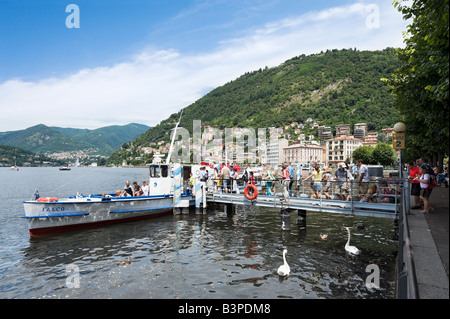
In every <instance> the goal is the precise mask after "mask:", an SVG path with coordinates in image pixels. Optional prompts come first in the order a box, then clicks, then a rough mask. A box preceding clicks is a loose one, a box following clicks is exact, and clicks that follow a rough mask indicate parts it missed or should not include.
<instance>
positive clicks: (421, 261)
mask: <svg viewBox="0 0 450 319" xmlns="http://www.w3.org/2000/svg"><path fill="white" fill-rule="evenodd" d="M411 203H413V198H411ZM430 203H431V206H432V207H433V208H434V210H433V211H430V213H428V214H423V213H420V210H411V213H410V214H409V215H408V223H409V233H410V237H411V244H412V253H413V259H414V265H415V269H416V278H417V283H418V289H419V297H420V298H421V299H449V280H448V275H449V262H448V260H449V248H448V246H449V232H448V226H449V220H448V215H449V188H445V187H436V188H435V189H433V192H432V194H431V197H430Z"/></svg>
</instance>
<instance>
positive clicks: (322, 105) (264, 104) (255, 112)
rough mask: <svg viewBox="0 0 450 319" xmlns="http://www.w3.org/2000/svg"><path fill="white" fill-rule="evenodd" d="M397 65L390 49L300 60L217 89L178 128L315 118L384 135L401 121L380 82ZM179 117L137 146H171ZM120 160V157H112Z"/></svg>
mask: <svg viewBox="0 0 450 319" xmlns="http://www.w3.org/2000/svg"><path fill="white" fill-rule="evenodd" d="M398 66H399V62H398V61H397V59H396V57H395V55H394V54H393V53H392V52H391V50H390V49H386V50H382V51H356V50H352V49H350V50H332V51H327V52H325V53H320V54H313V55H310V56H305V55H301V56H298V57H294V58H292V59H290V60H288V61H286V62H285V63H283V64H281V65H280V66H278V67H274V68H267V67H266V68H264V69H259V70H257V71H254V72H250V73H246V74H244V75H242V76H241V77H239V78H238V79H236V80H234V81H231V82H229V83H227V84H225V85H223V86H221V87H218V88H216V89H215V90H213V91H211V92H210V93H208V94H207V95H205V96H204V97H202V98H201V99H199V100H198V101H196V102H195V103H193V104H191V105H189V106H187V107H186V108H185V109H184V110H183V118H182V120H181V124H180V126H182V127H184V128H186V129H188V130H189V131H190V132H192V121H193V120H201V121H202V125H214V126H216V127H218V128H226V127H253V128H268V127H273V126H275V127H280V126H284V125H286V124H289V123H292V122H298V123H304V122H305V121H306V119H307V118H309V117H311V118H313V119H314V120H316V121H318V122H319V123H320V125H326V126H331V127H332V129H334V127H335V126H336V125H338V124H351V127H352V128H353V125H354V124H356V123H360V122H365V123H367V124H368V129H369V131H372V130H380V129H381V128H385V127H389V126H391V125H393V124H394V123H396V122H397V121H398V120H399V113H398V111H397V109H396V108H395V107H394V106H393V97H392V96H391V95H390V94H389V93H388V92H387V87H386V85H384V84H383V83H382V82H381V80H380V79H381V78H385V77H389V76H390V74H391V73H392V72H393V71H394V70H395V69H396V68H397V67H398ZM178 118H179V114H172V115H171V116H170V117H169V118H168V119H166V120H164V121H162V122H161V123H160V124H159V125H157V126H155V127H154V128H151V129H149V130H148V131H147V132H145V133H144V134H143V135H142V136H140V137H138V138H137V139H136V140H135V142H134V143H133V145H134V146H135V147H136V146H143V147H144V146H149V145H150V143H151V142H159V141H166V142H167V141H169V131H170V130H171V129H172V128H173V127H174V125H175V123H176V122H177V121H178ZM120 152H121V154H123V155H124V156H125V155H126V154H124V152H123V150H121V151H120ZM118 157H120V156H118V153H115V154H113V156H112V158H114V159H115V160H117V158H118ZM122 157H123V156H122Z"/></svg>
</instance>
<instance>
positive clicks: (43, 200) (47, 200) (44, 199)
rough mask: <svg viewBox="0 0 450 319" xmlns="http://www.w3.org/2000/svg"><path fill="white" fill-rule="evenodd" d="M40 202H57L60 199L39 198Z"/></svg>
mask: <svg viewBox="0 0 450 319" xmlns="http://www.w3.org/2000/svg"><path fill="white" fill-rule="evenodd" d="M37 201H38V202H49V203H50V202H57V201H58V197H39V198H38V199H37Z"/></svg>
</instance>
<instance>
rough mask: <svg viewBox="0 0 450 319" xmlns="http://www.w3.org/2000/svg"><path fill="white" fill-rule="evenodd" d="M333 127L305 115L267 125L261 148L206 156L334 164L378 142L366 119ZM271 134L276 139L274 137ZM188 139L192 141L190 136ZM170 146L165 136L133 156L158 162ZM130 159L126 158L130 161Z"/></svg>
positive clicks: (209, 135) (208, 134) (208, 138)
mask: <svg viewBox="0 0 450 319" xmlns="http://www.w3.org/2000/svg"><path fill="white" fill-rule="evenodd" d="M210 128H211V127H208V126H204V127H203V129H204V131H203V132H202V142H201V143H202V148H203V149H208V147H207V146H208V145H213V144H211V143H214V142H213V139H214V138H216V136H215V134H214V132H213V131H210ZM334 128H335V133H333V128H332V127H330V126H326V125H320V123H319V122H317V121H316V120H314V119H313V118H308V119H307V120H306V121H305V123H298V122H293V123H290V124H287V125H285V126H283V127H271V128H269V129H270V137H272V139H271V138H268V139H267V140H266V144H265V148H263V149H260V148H259V147H260V146H259V145H258V147H257V149H248V148H247V147H245V148H244V149H243V150H242V151H240V152H236V151H234V152H231V153H229V154H227V153H226V152H224V151H222V152H219V153H217V152H216V153H214V154H211V156H208V158H205V160H206V161H207V162H211V163H221V162H224V161H225V156H226V157H227V159H226V161H227V162H228V163H233V164H238V165H239V164H241V165H242V164H244V163H246V160H247V158H249V155H250V152H251V153H252V154H255V155H256V160H257V163H259V164H269V165H270V166H272V167H277V166H278V165H281V164H283V163H287V162H290V163H293V164H301V165H307V164H309V163H311V162H317V163H320V164H325V165H337V164H338V163H340V162H344V161H348V160H350V161H352V156H353V152H354V150H355V149H357V148H358V147H361V146H363V145H370V146H373V147H375V146H376V145H377V143H378V138H379V136H378V135H379V133H378V132H368V125H367V123H357V124H355V125H354V126H353V128H352V127H351V125H350V124H339V125H336V126H335V127H334ZM392 131H393V130H392V128H384V129H382V130H381V132H382V133H383V134H384V135H385V136H386V137H388V138H389V137H390V136H392ZM313 133H314V134H315V135H314V134H313ZM218 134H219V136H222V138H223V135H224V130H223V129H222V130H219V133H218ZM274 136H276V137H277V139H273V137H274ZM267 137H268V136H267ZM240 138H242V136H239V134H236V135H235V136H234V140H233V142H232V143H231V145H228V146H227V147H231V148H232V149H236V145H237V140H239V139H240ZM190 143H192V137H191V138H190ZM258 143H259V142H258ZM289 144H291V145H289ZM169 146H170V143H169V142H167V141H165V140H164V141H163V140H160V141H154V142H151V143H150V144H149V146H147V147H142V148H139V151H140V152H139V153H140V156H139V155H138V156H135V157H134V159H135V160H137V159H141V158H143V159H144V158H145V157H144V156H145V155H146V156H147V158H151V160H153V162H155V163H158V162H161V161H162V160H163V158H164V157H165V156H166V155H167V153H168V151H169ZM224 150H225V149H224ZM253 158H254V156H253ZM132 159H133V158H128V160H130V161H131V160H132Z"/></svg>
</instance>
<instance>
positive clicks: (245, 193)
mask: <svg viewBox="0 0 450 319" xmlns="http://www.w3.org/2000/svg"><path fill="white" fill-rule="evenodd" d="M250 188H251V189H253V195H249V194H248V191H249V189H250ZM244 195H245V197H247V199H248V200H254V199H256V197H257V196H258V190H257V189H256V187H255V185H253V184H248V185H247V186H245V189H244Z"/></svg>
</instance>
